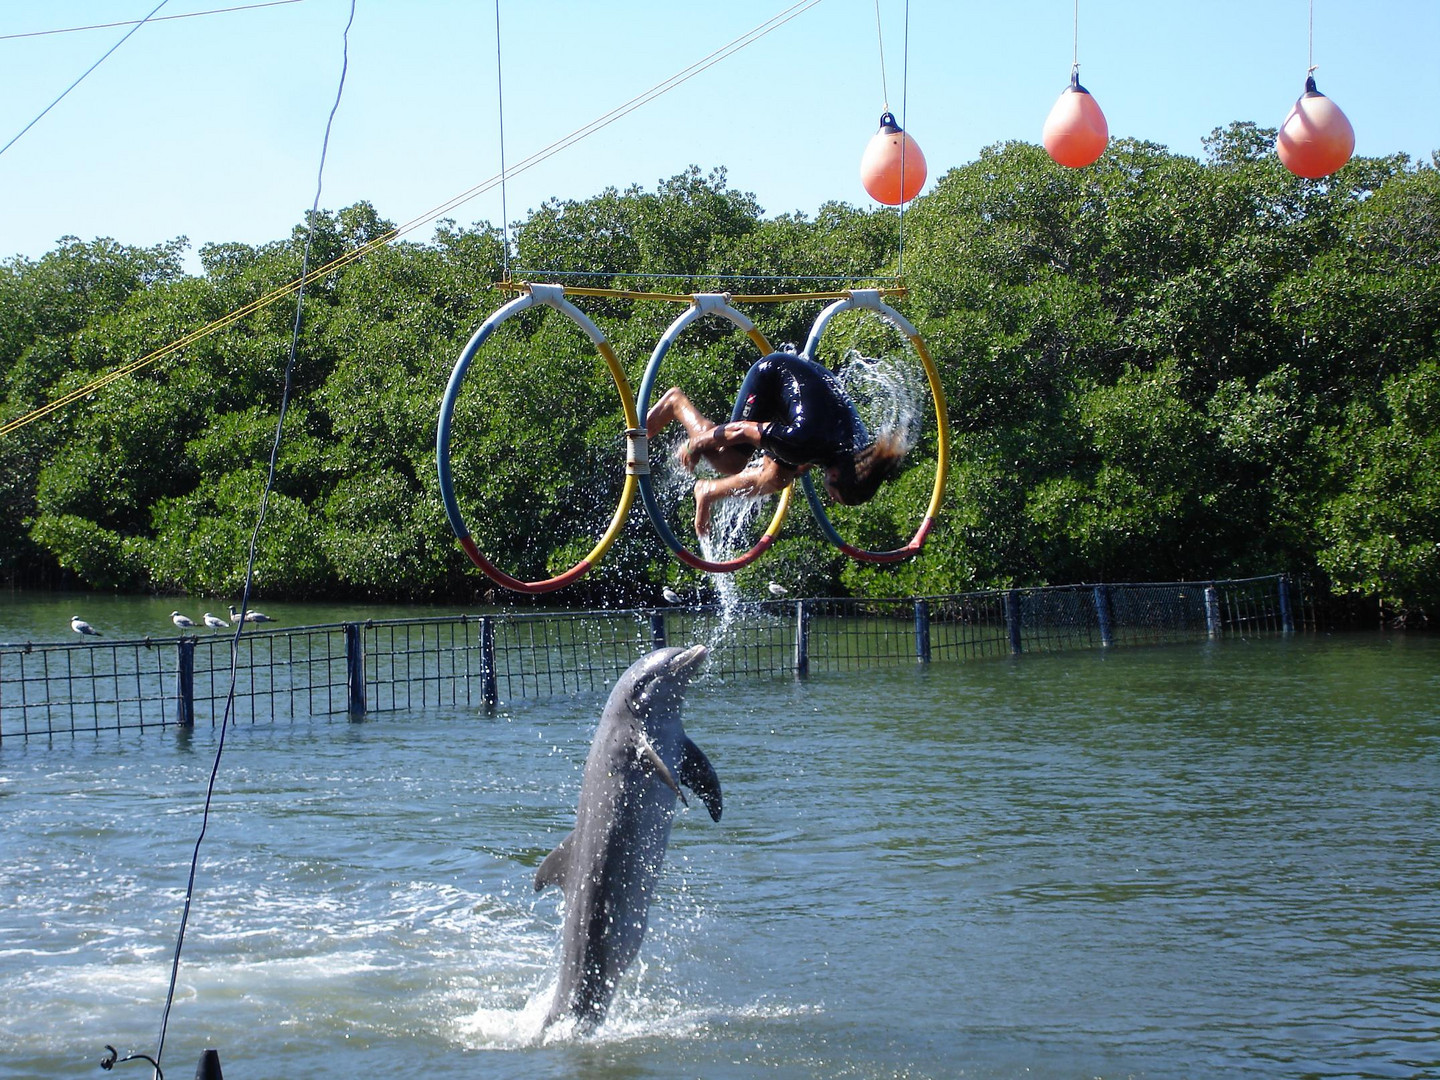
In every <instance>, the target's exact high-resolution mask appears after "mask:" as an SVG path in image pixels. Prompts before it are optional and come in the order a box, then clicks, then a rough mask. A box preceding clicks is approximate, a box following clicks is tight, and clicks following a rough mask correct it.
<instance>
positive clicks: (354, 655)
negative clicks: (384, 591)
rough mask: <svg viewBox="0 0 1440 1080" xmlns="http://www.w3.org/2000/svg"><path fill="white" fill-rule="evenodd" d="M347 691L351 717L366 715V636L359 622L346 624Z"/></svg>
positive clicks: (356, 718)
mask: <svg viewBox="0 0 1440 1080" xmlns="http://www.w3.org/2000/svg"><path fill="white" fill-rule="evenodd" d="M345 692H346V697H347V699H348V702H347V703H348V707H349V710H350V718H351V719H352V720H358V719H359V718H360V717H362V716H364V715H365V638H364V636H363V635H362V634H361V633H360V624H359V623H353V622H351V623H346V624H345Z"/></svg>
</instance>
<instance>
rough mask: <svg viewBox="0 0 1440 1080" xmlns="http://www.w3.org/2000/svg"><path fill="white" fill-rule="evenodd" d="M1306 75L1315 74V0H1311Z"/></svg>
mask: <svg viewBox="0 0 1440 1080" xmlns="http://www.w3.org/2000/svg"><path fill="white" fill-rule="evenodd" d="M1305 63H1306V65H1307V67H1306V68H1305V74H1306V75H1314V74H1315V0H1310V45H1309V51H1308V52H1307V53H1306V55H1305Z"/></svg>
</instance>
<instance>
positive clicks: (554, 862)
mask: <svg viewBox="0 0 1440 1080" xmlns="http://www.w3.org/2000/svg"><path fill="white" fill-rule="evenodd" d="M574 839H575V833H574V831H573V830H572V831H571V832H570V833H569V834H568V835H567V836H566V837H565V839H564V840H561V841H560V843H558V844H556V845H555V850H554V851H552V852H550V854H549V855H546V856H545V861H544V862H542V863H541V864H540V869H538V870H536V871H535V891H536V892H539V891H540V890H541V889H543V888H545V886H546V885H559V886H561V887H562V888H563V887H564V885H565V871H566V869H567V868H568V867H569V866H570V847H571V844H572V842H573V841H574Z"/></svg>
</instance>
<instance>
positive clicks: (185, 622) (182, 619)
mask: <svg viewBox="0 0 1440 1080" xmlns="http://www.w3.org/2000/svg"><path fill="white" fill-rule="evenodd" d="M170 621H171V622H173V623H174V624H175V625H176V626H178V627H179V628H180V629H181V630H189V629H191V628H192V627H193V626H194V625H195V622H194V620H193V619H191V618H189V617H188V616H185V615H181V614H180V612H178V611H172V612H170Z"/></svg>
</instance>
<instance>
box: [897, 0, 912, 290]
mask: <svg viewBox="0 0 1440 1080" xmlns="http://www.w3.org/2000/svg"><path fill="white" fill-rule="evenodd" d="M900 58H901V59H900V126H901V128H906V127H907V125H908V124H909V123H910V0H905V35H904V45H903V47H902V48H901V51H900ZM906 138H909V136H908V135H907V136H906ZM908 156H909V155H908V154H906V153H905V144H904V143H903V142H902V143H901V144H900V194H901V195H902V196H903V195H904V194H905V159H906V157H908ZM899 218H900V223H899V226H898V229H899V233H900V243H899V250H898V251H897V253H896V256H895V275H896V277H904V276H905V200H904V199H903V198H902V199H901V200H900V214H899Z"/></svg>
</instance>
